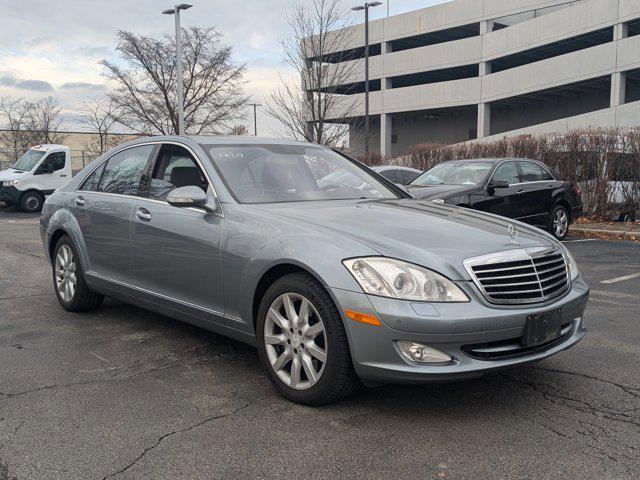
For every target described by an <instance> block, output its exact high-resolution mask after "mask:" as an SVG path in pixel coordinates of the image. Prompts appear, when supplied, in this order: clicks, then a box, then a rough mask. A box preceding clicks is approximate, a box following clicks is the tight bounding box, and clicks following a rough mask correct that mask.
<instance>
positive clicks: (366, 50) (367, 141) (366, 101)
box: [351, 2, 382, 157]
mask: <svg viewBox="0 0 640 480" xmlns="http://www.w3.org/2000/svg"><path fill="white" fill-rule="evenodd" d="M378 5H382V2H367V3H365V4H364V5H358V6H357V7H353V8H352V9H351V10H354V11H360V10H364V142H365V143H364V151H365V154H366V155H367V157H368V156H369V149H370V143H371V132H370V126H369V7H377V6H378Z"/></svg>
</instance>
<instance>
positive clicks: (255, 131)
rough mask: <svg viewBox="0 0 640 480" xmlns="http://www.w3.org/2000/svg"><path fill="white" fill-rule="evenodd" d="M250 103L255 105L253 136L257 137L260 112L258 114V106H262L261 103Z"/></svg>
mask: <svg viewBox="0 0 640 480" xmlns="http://www.w3.org/2000/svg"><path fill="white" fill-rule="evenodd" d="M249 105H252V106H253V136H254V137H257V136H258V114H257V110H258V107H260V106H261V105H260V104H259V103H250V104H249Z"/></svg>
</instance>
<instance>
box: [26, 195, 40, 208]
mask: <svg viewBox="0 0 640 480" xmlns="http://www.w3.org/2000/svg"><path fill="white" fill-rule="evenodd" d="M25 205H26V206H27V208H28V209H29V210H36V209H37V208H38V207H39V206H40V199H39V198H38V197H37V196H35V195H30V196H29V197H27V199H26V201H25Z"/></svg>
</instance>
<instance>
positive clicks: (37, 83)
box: [0, 75, 53, 92]
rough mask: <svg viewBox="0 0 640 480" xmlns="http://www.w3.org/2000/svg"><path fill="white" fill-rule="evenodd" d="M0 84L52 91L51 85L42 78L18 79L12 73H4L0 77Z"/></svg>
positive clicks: (39, 90) (20, 88)
mask: <svg viewBox="0 0 640 480" xmlns="http://www.w3.org/2000/svg"><path fill="white" fill-rule="evenodd" d="M0 86H3V87H12V88H17V89H19V90H30V91H32V92H52V91H53V85H51V84H50V83H49V82H45V81H44V80H33V79H26V80H22V79H18V78H15V77H14V76H13V75H4V76H3V77H0Z"/></svg>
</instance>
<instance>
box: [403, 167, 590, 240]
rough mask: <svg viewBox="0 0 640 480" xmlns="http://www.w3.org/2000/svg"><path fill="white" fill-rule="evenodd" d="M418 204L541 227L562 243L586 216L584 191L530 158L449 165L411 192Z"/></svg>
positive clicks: (428, 175)
mask: <svg viewBox="0 0 640 480" xmlns="http://www.w3.org/2000/svg"><path fill="white" fill-rule="evenodd" d="M408 190H409V192H410V193H411V195H413V196H414V197H416V198H424V199H429V200H431V201H433V202H435V203H445V204H448V205H459V206H463V207H469V208H473V209H476V210H482V211H484V212H490V213H495V214H497V215H502V216H504V217H509V218H514V219H517V220H520V221H523V222H526V223H529V224H531V225H536V226H538V227H542V228H544V229H547V230H548V231H549V232H551V233H552V234H553V235H554V236H555V237H556V238H558V239H559V240H562V239H563V238H565V237H566V236H567V233H568V231H569V225H570V224H571V222H572V221H573V220H575V218H576V217H577V216H579V215H581V214H582V208H583V207H582V199H581V198H580V195H581V192H580V188H579V187H578V186H577V185H575V184H573V183H571V182H567V181H563V180H562V179H561V178H560V177H559V176H558V175H557V174H556V173H554V172H553V171H552V170H551V169H550V168H549V167H548V166H547V165H545V164H544V163H542V162H538V161H536V160H529V159H526V158H478V159H472V160H455V161H450V162H444V163H441V164H440V165H436V166H435V167H433V168H432V169H430V170H427V171H426V172H424V173H423V174H422V175H420V176H419V177H418V178H416V179H415V180H414V181H413V182H411V183H410V184H409V186H408Z"/></svg>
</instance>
